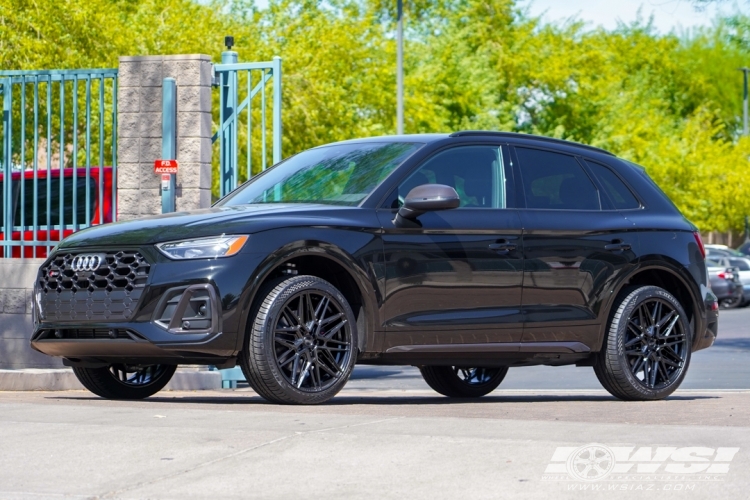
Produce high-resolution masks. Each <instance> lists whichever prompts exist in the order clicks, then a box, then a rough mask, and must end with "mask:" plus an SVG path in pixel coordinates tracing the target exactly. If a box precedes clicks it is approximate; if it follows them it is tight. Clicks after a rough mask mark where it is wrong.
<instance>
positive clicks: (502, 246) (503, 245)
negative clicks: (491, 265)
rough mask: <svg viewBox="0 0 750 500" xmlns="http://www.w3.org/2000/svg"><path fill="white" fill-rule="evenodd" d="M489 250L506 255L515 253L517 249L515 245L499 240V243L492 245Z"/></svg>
mask: <svg viewBox="0 0 750 500" xmlns="http://www.w3.org/2000/svg"><path fill="white" fill-rule="evenodd" d="M488 248H489V249H490V250H492V251H494V252H497V253H499V254H501V255H504V254H507V253H510V252H512V251H514V250H515V249H516V248H517V247H516V244H515V243H511V242H510V241H508V240H498V241H497V243H490V244H489V247H488Z"/></svg>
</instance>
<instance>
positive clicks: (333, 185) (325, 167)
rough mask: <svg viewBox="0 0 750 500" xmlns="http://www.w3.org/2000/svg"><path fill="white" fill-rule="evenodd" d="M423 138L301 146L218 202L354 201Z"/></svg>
mask: <svg viewBox="0 0 750 500" xmlns="http://www.w3.org/2000/svg"><path fill="white" fill-rule="evenodd" d="M421 146H422V144H415V143H405V142H391V143H372V142H369V143H360V144H338V145H332V146H325V147H320V148H315V149H310V150H307V151H303V152H302V153H300V154H298V155H295V156H292V157H291V158H289V159H288V160H285V161H284V162H282V163H280V164H278V165H276V166H275V167H273V168H272V169H271V170H269V171H267V172H266V173H264V174H263V175H261V176H259V177H257V178H256V179H253V180H251V181H250V182H248V183H246V184H245V185H243V186H242V187H240V188H239V189H237V190H236V191H234V192H233V193H231V194H230V195H228V196H227V197H226V198H225V199H223V200H222V201H220V202H219V203H218V205H243V204H246V203H328V204H334V205H349V206H355V205H359V203H360V202H361V201H362V200H363V199H365V198H366V197H367V195H369V194H370V193H371V192H372V191H373V190H374V189H375V188H376V187H377V186H378V184H380V183H381V182H382V181H383V179H385V178H386V177H387V176H388V174H390V173H391V172H392V171H393V169H395V168H396V167H397V166H398V165H400V164H401V162H403V161H404V160H405V159H406V158H407V157H408V156H410V155H411V154H412V153H413V152H414V151H416V150H417V149H419V148H420V147H421Z"/></svg>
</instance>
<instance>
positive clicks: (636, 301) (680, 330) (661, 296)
mask: <svg viewBox="0 0 750 500" xmlns="http://www.w3.org/2000/svg"><path fill="white" fill-rule="evenodd" d="M614 307H615V314H614V316H612V319H611V320H610V324H609V331H608V333H607V338H606V340H605V342H604V345H603V347H602V350H601V352H600V353H598V355H597V358H596V361H595V364H594V372H595V373H596V376H597V378H598V379H599V382H601V384H602V386H603V387H604V388H605V389H606V390H607V391H609V393H610V394H612V395H613V396H615V397H617V398H620V399H623V400H626V401H648V400H657V399H664V398H666V397H667V396H669V395H670V394H672V393H673V392H674V391H675V390H676V389H677V388H678V387H679V386H680V384H681V383H682V381H683V379H684V378H685V374H686V373H687V369H688V365H689V364H690V345H691V340H692V338H691V335H690V324H689V323H688V319H687V315H686V314H685V310H684V309H683V307H682V305H681V304H680V302H679V301H678V300H677V299H676V298H675V297H674V296H673V295H672V294H670V293H669V292H667V291H666V290H664V289H663V288H659V287H656V286H642V287H638V288H633V289H630V290H627V291H625V292H624V293H622V294H621V295H620V298H619V302H618V303H616V304H615V306H614Z"/></svg>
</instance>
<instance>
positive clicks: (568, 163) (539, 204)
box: [516, 147, 601, 210]
mask: <svg viewBox="0 0 750 500" xmlns="http://www.w3.org/2000/svg"><path fill="white" fill-rule="evenodd" d="M516 156H517V157H518V163H519V164H520V166H519V170H520V172H521V179H522V183H523V191H524V194H525V195H526V208H536V209H546V210H601V203H600V201H599V191H598V190H597V189H596V186H595V185H594V183H593V182H591V179H590V178H589V176H588V175H587V174H586V172H585V171H584V170H583V167H581V165H580V164H579V163H578V160H576V159H575V157H573V156H570V155H566V154H562V153H555V152H552V151H545V150H541V149H533V148H525V147H516Z"/></svg>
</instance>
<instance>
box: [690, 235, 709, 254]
mask: <svg viewBox="0 0 750 500" xmlns="http://www.w3.org/2000/svg"><path fill="white" fill-rule="evenodd" d="M693 237H694V238H695V242H696V243H697V244H698V249H699V250H700V251H701V255H702V256H703V260H706V247H704V246H703V240H701V233H699V232H698V231H696V232H694V233H693Z"/></svg>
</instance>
